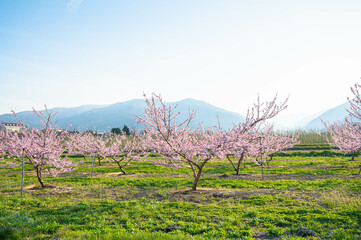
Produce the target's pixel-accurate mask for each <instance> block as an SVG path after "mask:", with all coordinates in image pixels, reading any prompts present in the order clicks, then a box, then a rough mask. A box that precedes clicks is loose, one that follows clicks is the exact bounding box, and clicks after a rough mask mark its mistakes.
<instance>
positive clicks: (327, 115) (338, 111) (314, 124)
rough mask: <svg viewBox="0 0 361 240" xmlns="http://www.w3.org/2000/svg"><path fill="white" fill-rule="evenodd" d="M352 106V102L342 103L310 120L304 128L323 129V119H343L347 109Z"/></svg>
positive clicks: (332, 120)
mask: <svg viewBox="0 0 361 240" xmlns="http://www.w3.org/2000/svg"><path fill="white" fill-rule="evenodd" d="M349 108H350V104H349V103H348V102H346V103H344V104H341V105H339V106H337V107H335V108H332V109H330V110H328V111H326V112H324V113H323V114H321V115H319V116H318V117H316V118H314V119H313V120H311V121H310V122H308V123H307V124H306V125H305V126H304V127H303V129H305V130H310V129H313V130H321V129H323V128H325V126H324V125H323V123H322V122H321V119H322V120H323V121H326V122H330V123H331V122H335V121H342V120H343V119H344V118H345V117H346V116H347V115H348V112H347V109H349Z"/></svg>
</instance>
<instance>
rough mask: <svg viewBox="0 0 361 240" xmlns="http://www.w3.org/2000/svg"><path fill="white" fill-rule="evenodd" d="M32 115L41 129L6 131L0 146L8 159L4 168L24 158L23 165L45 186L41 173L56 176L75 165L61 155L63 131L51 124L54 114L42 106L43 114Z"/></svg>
mask: <svg viewBox="0 0 361 240" xmlns="http://www.w3.org/2000/svg"><path fill="white" fill-rule="evenodd" d="M33 112H34V114H35V115H36V116H37V117H38V118H39V120H40V122H41V127H42V129H41V130H39V129H36V128H30V129H26V130H25V129H24V130H21V131H20V132H14V133H10V132H7V137H6V138H5V141H4V142H3V144H4V150H5V152H6V154H7V158H8V160H9V161H8V164H7V166H11V167H13V166H18V165H19V164H20V163H21V162H22V157H23V156H24V158H25V164H27V165H30V166H32V167H33V168H34V170H35V172H36V176H37V179H38V181H39V183H40V184H41V186H42V187H45V186H46V185H45V183H44V182H43V178H42V173H43V172H45V173H48V174H50V175H52V176H57V175H58V174H59V173H61V172H69V171H72V170H73V169H74V168H75V167H76V166H77V164H75V163H72V161H70V160H68V159H67V157H62V156H61V155H62V154H63V153H64V151H65V150H66V148H65V147H64V145H63V144H62V143H63V141H64V140H65V138H66V136H67V131H64V130H60V129H59V128H58V127H57V125H55V124H53V122H52V120H53V118H54V116H55V115H56V113H55V114H53V113H52V112H49V111H48V109H47V108H46V106H45V114H44V113H42V112H37V111H36V110H35V109H33ZM14 114H15V113H14Z"/></svg>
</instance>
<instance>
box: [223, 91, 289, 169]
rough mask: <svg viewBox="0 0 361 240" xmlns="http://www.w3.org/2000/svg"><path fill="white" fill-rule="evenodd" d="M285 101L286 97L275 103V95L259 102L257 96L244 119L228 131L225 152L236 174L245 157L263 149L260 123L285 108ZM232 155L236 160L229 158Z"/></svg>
mask: <svg viewBox="0 0 361 240" xmlns="http://www.w3.org/2000/svg"><path fill="white" fill-rule="evenodd" d="M287 101H288V98H287V99H286V100H285V101H283V102H280V103H277V95H276V96H275V97H274V98H273V99H272V101H270V102H261V100H260V98H259V97H258V99H257V102H256V103H255V104H254V105H253V107H252V108H250V109H248V111H247V115H246V119H245V120H244V121H243V122H241V123H239V124H238V125H235V126H234V127H233V128H232V129H231V130H230V131H229V132H228V134H227V140H226V143H225V152H226V157H227V160H228V161H229V162H230V163H231V165H232V167H233V168H234V170H235V171H236V175H238V174H239V170H240V166H241V163H242V162H244V160H245V159H246V157H251V156H256V155H257V154H258V153H261V152H263V151H264V146H263V145H264V144H263V143H262V141H260V138H261V137H262V134H260V129H261V127H262V124H264V122H265V121H266V120H268V119H271V118H273V117H275V116H276V115H277V114H279V113H280V112H281V111H283V110H285V109H286V108H287V105H286V103H287ZM268 128H269V127H268ZM267 131H270V130H269V129H268V130H267ZM260 144H261V145H260ZM261 149H262V150H261ZM232 155H233V156H234V157H235V158H236V162H233V161H234V160H232V159H231V156H232Z"/></svg>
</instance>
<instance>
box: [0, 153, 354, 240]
mask: <svg viewBox="0 0 361 240" xmlns="http://www.w3.org/2000/svg"><path fill="white" fill-rule="evenodd" d="M74 160H75V161H82V160H83V159H81V158H79V159H78V158H75V159H74ZM360 164H361V158H356V160H355V161H349V157H342V156H330V157H324V156H314V157H304V156H290V155H288V156H287V154H286V156H277V157H275V158H274V160H273V161H271V162H270V167H269V168H265V169H264V176H263V180H262V175H261V168H260V167H258V166H255V165H254V164H253V163H251V162H250V161H248V162H246V167H244V168H242V169H241V174H240V175H238V176H235V175H233V169H232V168H231V165H230V164H229V163H228V162H222V161H220V160H214V161H211V162H210V163H209V164H208V165H207V166H206V168H205V171H204V174H203V176H202V178H201V180H200V183H199V187H198V188H199V189H198V190H197V191H196V192H191V191H190V187H191V184H192V181H193V179H192V176H191V171H190V170H189V169H186V168H179V169H177V170H172V169H169V168H164V167H158V166H154V165H152V164H151V163H148V162H146V161H144V162H137V163H132V164H131V165H130V166H128V167H126V168H125V170H126V171H127V172H128V173H130V174H129V175H125V176H124V175H117V174H116V173H117V172H118V170H119V169H118V168H117V167H116V166H115V165H113V164H111V163H108V162H103V165H102V166H96V168H95V174H94V176H93V177H91V162H90V161H88V162H85V163H83V164H82V165H81V166H80V167H79V168H78V169H76V170H75V171H74V172H72V173H67V174H61V175H59V176H58V177H56V178H52V177H44V181H45V183H48V184H52V185H53V187H51V188H50V187H49V188H45V189H37V188H36V187H33V188H32V186H34V184H35V183H37V180H36V176H35V173H34V172H33V171H32V169H31V168H29V167H27V168H26V169H25V170H26V174H25V186H26V187H27V188H26V190H25V192H24V194H23V196H20V180H21V175H20V173H21V168H20V167H16V168H0V182H1V184H0V239H157V240H159V239H335V240H336V239H339V240H344V239H361V181H360V179H361V177H360V175H358V172H359V169H358V166H359V165H360ZM29 186H30V187H29ZM299 228H307V229H310V230H313V231H314V232H316V233H317V235H318V237H301V236H299V235H297V230H298V229H299Z"/></svg>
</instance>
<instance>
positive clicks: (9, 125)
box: [0, 123, 25, 132]
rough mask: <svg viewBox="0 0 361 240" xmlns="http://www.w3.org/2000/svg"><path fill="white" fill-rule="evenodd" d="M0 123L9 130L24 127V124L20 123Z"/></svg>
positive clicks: (15, 130)
mask: <svg viewBox="0 0 361 240" xmlns="http://www.w3.org/2000/svg"><path fill="white" fill-rule="evenodd" d="M0 125H2V126H3V127H4V128H5V129H6V130H9V131H11V132H19V131H20V130H22V129H24V128H25V125H24V124H22V123H0Z"/></svg>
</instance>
